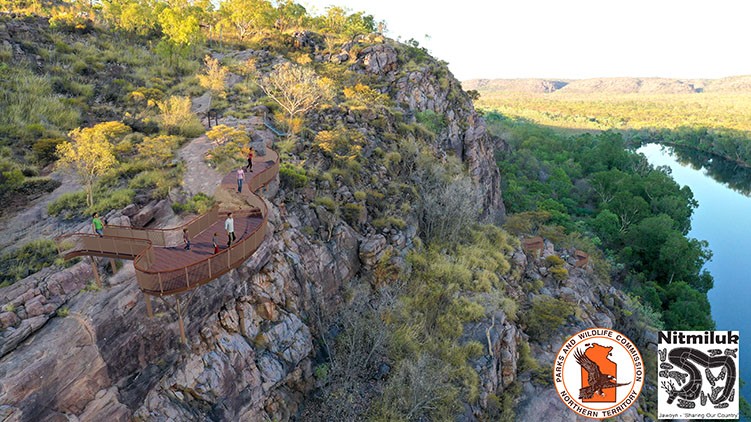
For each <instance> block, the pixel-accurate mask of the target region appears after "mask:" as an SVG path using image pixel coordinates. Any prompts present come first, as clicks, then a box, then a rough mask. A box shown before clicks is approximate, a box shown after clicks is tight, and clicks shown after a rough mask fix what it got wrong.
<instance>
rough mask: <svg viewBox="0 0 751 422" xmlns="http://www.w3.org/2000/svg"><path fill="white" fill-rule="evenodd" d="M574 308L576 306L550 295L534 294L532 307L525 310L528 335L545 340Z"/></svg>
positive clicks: (571, 313)
mask: <svg viewBox="0 0 751 422" xmlns="http://www.w3.org/2000/svg"><path fill="white" fill-rule="evenodd" d="M575 310H576V306H574V305H573V304H572V303H569V302H566V301H564V300H560V299H556V298H553V297H550V296H535V298H534V299H532V308H531V309H530V310H529V311H528V312H527V315H526V323H527V331H528V332H529V335H530V336H532V338H534V339H539V340H543V341H544V340H547V339H548V338H550V336H551V335H552V334H554V333H555V332H556V331H557V330H558V329H559V328H560V327H561V326H562V325H563V323H564V322H566V319H567V318H568V317H570V316H572V315H574V312H575Z"/></svg>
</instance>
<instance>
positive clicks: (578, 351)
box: [553, 328, 644, 419]
mask: <svg viewBox="0 0 751 422" xmlns="http://www.w3.org/2000/svg"><path fill="white" fill-rule="evenodd" d="M553 381H554V382H555V387H556V389H557V390H558V397H560V398H561V400H563V402H564V403H565V404H566V406H568V407H569V408H570V409H571V410H573V411H574V412H576V413H578V414H580V415H582V416H585V417H588V418H594V419H605V418H612V417H613V416H616V415H618V414H621V413H623V412H625V411H626V409H628V408H629V407H631V405H633V404H634V403H636V399H637V398H639V393H641V388H642V387H643V386H644V361H643V360H642V358H641V354H640V353H639V349H637V348H636V345H634V343H633V342H632V341H631V340H629V338H628V337H626V336H624V335H623V334H621V333H619V332H617V331H614V330H611V329H608V328H590V329H587V330H584V331H582V332H579V333H576V334H574V335H573V336H571V337H570V338H569V339H568V340H567V341H566V342H565V343H563V347H561V350H559V351H558V354H557V355H556V358H555V363H554V364H553Z"/></svg>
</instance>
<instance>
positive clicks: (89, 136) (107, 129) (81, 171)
mask: <svg viewBox="0 0 751 422" xmlns="http://www.w3.org/2000/svg"><path fill="white" fill-rule="evenodd" d="M128 132H130V128H129V127H127V126H125V125H124V124H122V123H118V122H106V123H100V124H98V125H96V126H94V127H91V128H84V129H73V130H72V131H71V132H70V133H69V134H68V136H69V137H70V138H71V142H68V141H66V142H63V143H61V144H60V145H58V146H57V156H58V157H60V159H59V161H58V162H57V165H58V166H60V167H61V168H68V169H71V170H73V171H74V172H75V173H76V175H77V176H78V179H79V180H80V181H81V183H82V184H83V185H84V188H85V189H86V204H87V205H88V206H92V205H94V182H95V181H96V180H97V178H99V176H101V175H102V174H104V172H106V171H107V170H108V169H109V168H111V167H112V166H114V165H115V163H117V160H116V159H115V154H114V153H113V145H112V142H111V141H112V140H113V139H115V138H117V137H120V136H123V135H124V134H126V133H128Z"/></svg>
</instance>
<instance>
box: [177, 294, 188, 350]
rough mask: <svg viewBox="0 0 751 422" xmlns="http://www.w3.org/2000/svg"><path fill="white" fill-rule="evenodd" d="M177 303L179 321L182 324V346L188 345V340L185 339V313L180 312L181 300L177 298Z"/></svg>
mask: <svg viewBox="0 0 751 422" xmlns="http://www.w3.org/2000/svg"><path fill="white" fill-rule="evenodd" d="M175 303H176V304H177V319H178V323H179V324H180V341H181V342H182V344H188V339H187V338H186V337H185V324H184V323H183V313H182V311H181V310H180V299H179V298H177V297H175Z"/></svg>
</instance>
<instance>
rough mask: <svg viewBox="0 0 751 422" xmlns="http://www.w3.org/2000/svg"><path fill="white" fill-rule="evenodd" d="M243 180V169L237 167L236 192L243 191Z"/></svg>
mask: <svg viewBox="0 0 751 422" xmlns="http://www.w3.org/2000/svg"><path fill="white" fill-rule="evenodd" d="M243 180H245V170H243V169H241V168H239V169H237V191H238V192H242V191H243Z"/></svg>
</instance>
